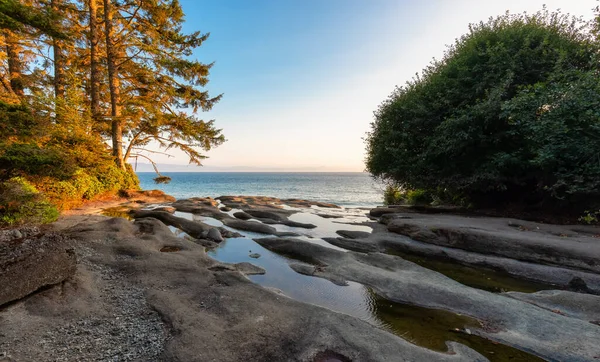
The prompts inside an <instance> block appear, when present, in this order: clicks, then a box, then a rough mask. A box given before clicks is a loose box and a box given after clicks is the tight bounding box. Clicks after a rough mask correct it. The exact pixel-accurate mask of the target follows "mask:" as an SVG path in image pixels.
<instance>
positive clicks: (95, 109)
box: [88, 0, 100, 122]
mask: <svg viewBox="0 0 600 362" xmlns="http://www.w3.org/2000/svg"><path fill="white" fill-rule="evenodd" d="M88 8H89V11H90V39H89V40H90V103H91V104H90V109H91V111H92V119H93V120H94V122H98V121H99V117H100V69H99V64H98V4H97V3H96V0H88Z"/></svg>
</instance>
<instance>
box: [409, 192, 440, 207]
mask: <svg viewBox="0 0 600 362" xmlns="http://www.w3.org/2000/svg"><path fill="white" fill-rule="evenodd" d="M405 197H406V202H407V203H408V204H409V205H428V204H431V202H432V201H433V198H432V197H431V193H430V192H429V191H427V190H408V191H407V192H406V196H405Z"/></svg>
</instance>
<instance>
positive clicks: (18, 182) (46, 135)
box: [0, 102, 139, 227]
mask: <svg viewBox="0 0 600 362" xmlns="http://www.w3.org/2000/svg"><path fill="white" fill-rule="evenodd" d="M0 121H2V122H1V123H0V135H2V136H3V137H2V138H0V195H2V196H1V200H0V227H7V226H15V225H23V224H40V223H47V222H52V221H54V220H55V219H56V218H57V217H58V213H59V212H60V211H62V210H68V209H71V208H74V207H77V206H79V205H81V204H82V203H83V202H85V201H87V200H92V199H94V198H97V197H99V196H101V195H102V196H104V195H109V194H116V193H117V192H118V191H120V190H128V189H139V180H138V178H137V176H136V175H135V173H134V172H133V170H132V168H131V166H129V165H127V168H126V169H125V170H122V169H120V168H119V167H117V165H116V163H115V162H114V158H113V157H112V156H111V154H110V150H109V148H108V147H107V145H106V144H105V143H104V141H103V139H102V138H101V137H98V136H97V135H93V134H92V133H90V132H89V131H90V129H92V128H93V127H94V124H93V123H92V122H91V121H90V120H89V119H87V118H85V117H83V118H81V117H73V118H72V119H71V118H65V119H64V120H63V121H62V123H60V124H52V127H49V126H48V123H49V122H51V121H49V120H48V119H46V118H45V117H44V116H38V115H36V114H35V113H33V112H31V111H30V108H29V107H27V106H26V105H22V104H16V105H15V104H6V103H3V102H0Z"/></svg>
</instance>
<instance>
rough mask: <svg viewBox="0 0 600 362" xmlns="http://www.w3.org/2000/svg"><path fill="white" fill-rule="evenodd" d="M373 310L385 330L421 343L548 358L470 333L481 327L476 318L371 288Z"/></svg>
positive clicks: (504, 356)
mask: <svg viewBox="0 0 600 362" xmlns="http://www.w3.org/2000/svg"><path fill="white" fill-rule="evenodd" d="M368 292H369V295H370V298H371V303H372V304H371V307H372V308H371V311H372V313H373V315H374V317H375V318H376V319H377V320H378V321H379V323H381V325H382V326H383V328H384V329H386V330H388V331H390V332H392V333H394V334H396V335H398V336H400V337H402V338H404V339H406V340H408V341H410V342H412V343H414V344H417V345H419V346H422V347H425V348H429V349H431V350H434V351H439V352H446V351H447V350H448V348H447V346H446V341H454V342H458V343H461V344H464V345H466V346H467V347H470V348H472V349H474V350H475V351H477V352H479V353H481V354H482V355H483V356H485V357H487V358H488V359H489V360H490V361H544V360H543V359H541V358H539V357H536V356H533V355H531V354H529V353H526V352H523V351H520V350H518V349H516V348H513V347H510V346H507V345H503V344H499V343H496V342H493V341H490V340H488V339H485V338H482V337H479V336H476V335H474V334H469V332H468V330H469V329H472V328H478V327H479V326H480V324H479V322H478V321H477V320H476V319H473V318H471V317H467V316H463V315H460V314H456V313H452V312H448V311H445V310H440V309H430V308H424V307H419V306H414V305H408V304H402V303H396V302H392V301H390V300H388V299H385V298H383V297H381V296H379V295H378V294H376V293H375V292H373V291H372V290H371V289H368Z"/></svg>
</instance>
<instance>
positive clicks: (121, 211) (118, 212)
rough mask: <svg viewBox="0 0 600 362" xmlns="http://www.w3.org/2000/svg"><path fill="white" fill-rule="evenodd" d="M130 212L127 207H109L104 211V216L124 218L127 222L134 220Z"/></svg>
mask: <svg viewBox="0 0 600 362" xmlns="http://www.w3.org/2000/svg"><path fill="white" fill-rule="evenodd" d="M130 210H131V208H129V207H127V206H116V207H109V208H106V209H104V210H102V215H104V216H108V217H122V218H124V219H127V220H133V217H132V216H131V214H130V213H129V211H130Z"/></svg>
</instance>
